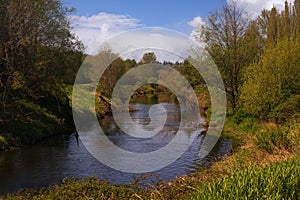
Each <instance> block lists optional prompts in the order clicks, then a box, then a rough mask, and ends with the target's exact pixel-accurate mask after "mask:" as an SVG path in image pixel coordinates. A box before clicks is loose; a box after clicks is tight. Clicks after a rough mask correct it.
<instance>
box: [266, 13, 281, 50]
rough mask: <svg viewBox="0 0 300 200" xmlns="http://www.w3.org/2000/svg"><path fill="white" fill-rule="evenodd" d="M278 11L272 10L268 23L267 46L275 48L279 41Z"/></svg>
mask: <svg viewBox="0 0 300 200" xmlns="http://www.w3.org/2000/svg"><path fill="white" fill-rule="evenodd" d="M277 19H278V18H277V9H276V8H272V10H271V13H270V19H269V21H268V28H267V39H266V45H270V46H275V45H276V42H277V39H278V20H277Z"/></svg>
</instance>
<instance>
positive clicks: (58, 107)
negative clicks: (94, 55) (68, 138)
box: [0, 85, 74, 150]
mask: <svg viewBox="0 0 300 200" xmlns="http://www.w3.org/2000/svg"><path fill="white" fill-rule="evenodd" d="M71 91H72V89H71V87H68V86H66V85H61V86H60V89H59V90H56V91H55V92H53V93H49V94H48V96H47V97H45V98H41V99H39V100H33V99H28V98H23V99H14V100H13V101H12V102H11V105H10V106H8V107H6V109H5V112H3V113H2V115H3V116H4V117H5V122H3V126H1V128H0V150H9V149H13V148H16V147H21V146H24V145H33V144H36V143H37V142H39V141H41V140H43V139H45V138H47V137H51V136H54V135H57V134H63V133H66V132H71V131H74V125H73V118H72V109H71V106H70V99H69V98H68V96H70V94H71Z"/></svg>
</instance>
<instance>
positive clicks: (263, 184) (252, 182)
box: [193, 159, 300, 200]
mask: <svg viewBox="0 0 300 200" xmlns="http://www.w3.org/2000/svg"><path fill="white" fill-rule="evenodd" d="M299 198H300V161H299V160H295V159H294V160H289V161H286V162H281V163H275V164H273V165H269V166H266V167H263V168H258V167H251V166H250V167H249V168H248V169H247V170H244V171H239V172H236V173H233V174H232V175H230V176H229V177H226V178H223V179H221V180H218V181H215V182H213V183H210V184H208V185H202V186H201V187H199V188H197V192H195V194H194V196H193V199H270V200H271V199H272V200H273V199H299Z"/></svg>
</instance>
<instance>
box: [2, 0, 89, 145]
mask: <svg viewBox="0 0 300 200" xmlns="http://www.w3.org/2000/svg"><path fill="white" fill-rule="evenodd" d="M70 12H72V9H67V8H65V7H64V6H63V4H62V2H61V1H60V0H35V1H30V0H22V1H18V0H9V1H7V0H0V98H1V104H0V113H1V114H0V137H1V140H2V147H3V146H5V145H6V144H7V143H10V144H12V145H20V144H24V143H25V144H30V143H34V142H35V141H37V140H40V139H42V138H44V137H47V136H49V135H52V134H56V133H57V132H59V131H61V132H64V131H65V129H67V128H70V127H72V123H73V122H72V112H71V107H70V105H69V98H68V95H69V94H70V89H68V87H67V86H68V85H71V84H73V82H74V80H75V76H76V73H77V70H78V68H79V67H80V64H81V61H82V50H83V46H82V44H81V43H80V42H79V41H78V40H77V38H76V37H75V36H74V35H73V34H72V33H71V28H70V23H69V21H68V15H69V13H70ZM68 90H69V91H68ZM4 138H5V139H4Z"/></svg>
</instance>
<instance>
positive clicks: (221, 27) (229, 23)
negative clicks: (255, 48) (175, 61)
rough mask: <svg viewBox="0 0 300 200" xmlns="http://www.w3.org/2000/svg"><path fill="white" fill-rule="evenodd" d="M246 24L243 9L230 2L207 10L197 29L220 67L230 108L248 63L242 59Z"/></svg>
mask: <svg viewBox="0 0 300 200" xmlns="http://www.w3.org/2000/svg"><path fill="white" fill-rule="evenodd" d="M248 24H249V21H248V19H247V17H246V13H244V12H243V11H242V10H240V9H239V8H238V7H237V4H235V3H233V4H230V5H225V6H223V8H222V9H221V11H216V12H215V13H213V14H211V15H210V17H209V18H208V23H207V25H204V26H202V31H201V32H202V34H203V37H202V38H204V42H206V44H207V50H208V52H209V53H210V55H211V56H212V58H213V60H214V62H215V64H216V65H217V67H218V68H219V70H220V71H221V74H222V76H223V80H224V83H225V87H226V92H227V94H228V97H229V101H230V103H231V106H232V109H233V110H235V108H236V104H237V100H238V96H239V88H240V86H241V78H242V69H243V68H244V67H245V66H247V65H248V64H249V63H247V62H245V60H247V59H245V58H244V53H243V51H244V50H245V49H243V48H242V46H243V44H242V42H243V37H244V35H245V33H246V30H247V26H248ZM248 60H249V59H248Z"/></svg>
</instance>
